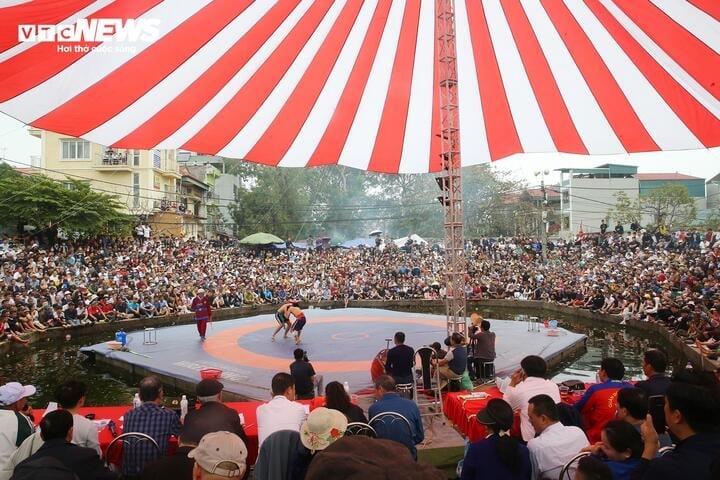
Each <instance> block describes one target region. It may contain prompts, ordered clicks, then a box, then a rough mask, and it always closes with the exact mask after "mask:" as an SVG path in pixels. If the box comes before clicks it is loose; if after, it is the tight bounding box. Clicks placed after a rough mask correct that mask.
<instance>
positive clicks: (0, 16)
mask: <svg viewBox="0 0 720 480" xmlns="http://www.w3.org/2000/svg"><path fill="white" fill-rule="evenodd" d="M0 5H3V6H4V8H1V9H0V111H2V112H4V113H6V114H8V115H11V116H13V117H15V118H17V119H19V120H21V121H23V122H26V123H29V124H31V125H33V126H35V127H38V128H43V129H47V130H52V131H56V132H61V133H63V134H67V135H73V136H78V137H83V138H86V139H88V140H91V141H94V142H97V143H100V144H103V145H112V146H117V147H119V148H143V149H149V148H182V149H186V150H191V151H196V152H202V153H209V154H219V155H224V156H227V157H234V158H245V159H247V160H251V161H254V162H259V163H264V164H269V165H280V166H293V167H297V166H314V165H325V164H341V165H347V166H351V167H356V168H360V169H367V170H371V171H380V172H430V171H437V170H438V168H439V155H438V152H439V148H440V147H439V142H438V140H439V139H438V135H437V133H438V129H439V114H438V110H439V93H438V88H437V84H438V82H437V81H436V79H437V71H436V65H437V61H436V52H437V48H436V37H437V34H438V32H436V26H435V20H436V12H435V2H434V1H432V0H405V1H401V0H365V1H361V0H337V1H330V0H314V1H313V0H279V1H270V0H257V1H251V0H214V1H212V0H192V1H190V0H166V1H161V0H114V1H113V0H35V1H30V2H23V1H21V0H0ZM455 9H456V12H455V13H456V35H457V69H458V91H459V93H458V96H459V117H460V146H461V152H462V163H463V165H472V164H477V163H482V162H487V161H490V160H496V159H500V158H503V157H507V156H509V155H512V154H515V153H521V152H568V153H581V154H613V153H625V152H641V151H660V150H684V149H701V148H707V147H715V146H718V145H720V101H719V100H720V55H719V53H720V21H719V20H720V1H718V0H687V1H685V0H456V1H455ZM79 19H87V20H84V21H83V20H81V21H80V22H79V23H77V22H78V20H79ZM113 19H121V20H123V21H122V22H119V23H115V25H119V26H116V27H115V29H113V28H112V27H108V23H109V24H111V25H112V24H113V23H112V22H117V20H113ZM128 19H132V20H130V21H125V20H128ZM39 25H45V26H39ZM47 25H50V26H55V27H47ZM73 25H74V26H73ZM108 29H109V30H108ZM113 34H114V36H112V35H113ZM58 38H60V39H61V40H63V41H57V40H58ZM39 39H42V40H46V41H38V40H39ZM21 40H22V41H21ZM65 40H70V41H65Z"/></svg>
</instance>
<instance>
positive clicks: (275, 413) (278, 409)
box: [257, 372, 307, 448]
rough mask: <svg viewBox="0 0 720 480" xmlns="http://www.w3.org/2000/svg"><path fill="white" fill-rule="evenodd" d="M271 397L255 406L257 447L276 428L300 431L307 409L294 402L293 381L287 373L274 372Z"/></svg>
mask: <svg viewBox="0 0 720 480" xmlns="http://www.w3.org/2000/svg"><path fill="white" fill-rule="evenodd" d="M271 388H272V394H273V398H272V400H270V401H269V402H268V403H265V404H263V405H260V406H259V407H258V408H257V425H258V448H259V447H260V446H262V443H263V442H264V441H265V439H266V438H267V437H268V436H269V435H270V434H271V433H274V432H277V431H278V430H294V431H296V432H299V431H300V425H302V422H303V421H305V418H306V417H307V410H306V409H305V407H304V406H303V405H301V404H299V403H296V402H295V381H294V380H293V377H292V376H291V375H290V374H288V373H284V372H281V373H276V374H275V376H274V377H273V379H272V384H271Z"/></svg>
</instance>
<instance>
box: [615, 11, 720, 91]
mask: <svg viewBox="0 0 720 480" xmlns="http://www.w3.org/2000/svg"><path fill="white" fill-rule="evenodd" d="M615 3H616V4H617V6H618V7H620V8H621V9H622V10H623V12H625V14H626V15H627V16H628V17H630V18H631V19H632V20H633V22H635V23H636V24H637V25H638V26H639V27H640V28H642V29H643V31H644V32H645V33H646V34H647V35H648V36H650V38H652V39H653V41H655V43H657V44H658V45H659V46H660V47H661V48H662V49H663V50H665V52H666V53H667V54H668V55H670V56H671V57H672V58H673V59H674V60H675V61H676V62H677V63H679V64H680V65H681V66H682V67H683V68H684V69H685V70H686V71H687V72H688V73H689V74H690V75H692V77H693V78H694V79H695V80H697V82H698V83H699V84H700V85H702V86H703V88H705V89H706V90H707V91H708V92H710V93H711V94H712V95H713V96H714V97H715V98H717V99H720V81H718V72H720V56H718V55H717V53H715V52H714V51H713V50H712V49H711V48H710V47H708V46H707V45H705V44H704V43H703V42H701V41H700V40H698V38H697V37H695V36H694V35H693V34H691V33H690V32H688V31H687V30H685V29H684V28H683V27H682V26H681V25H679V24H678V23H677V22H675V20H673V19H672V18H670V17H668V16H667V15H666V14H665V12H663V11H662V10H660V9H658V8H657V7H656V6H655V5H653V4H652V3H651V2H650V1H649V0H615Z"/></svg>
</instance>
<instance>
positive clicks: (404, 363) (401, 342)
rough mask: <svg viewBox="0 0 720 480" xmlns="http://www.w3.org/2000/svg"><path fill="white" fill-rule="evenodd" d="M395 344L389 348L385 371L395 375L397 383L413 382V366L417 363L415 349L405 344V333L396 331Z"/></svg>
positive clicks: (392, 375)
mask: <svg viewBox="0 0 720 480" xmlns="http://www.w3.org/2000/svg"><path fill="white" fill-rule="evenodd" d="M393 341H394V342H395V346H394V347H393V348H391V349H390V350H388V353H387V360H386V361H385V371H386V372H387V373H388V375H390V376H391V377H393V379H394V380H395V384H396V385H399V384H402V383H413V372H412V367H413V364H414V363H415V362H414V361H415V350H413V348H412V347H410V346H408V345H405V333H403V332H396V333H395V335H394V337H393Z"/></svg>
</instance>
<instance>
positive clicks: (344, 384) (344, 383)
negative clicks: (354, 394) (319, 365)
mask: <svg viewBox="0 0 720 480" xmlns="http://www.w3.org/2000/svg"><path fill="white" fill-rule="evenodd" d="M343 387H344V388H345V393H347V394H348V395H350V384H349V383H348V382H343Z"/></svg>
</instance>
